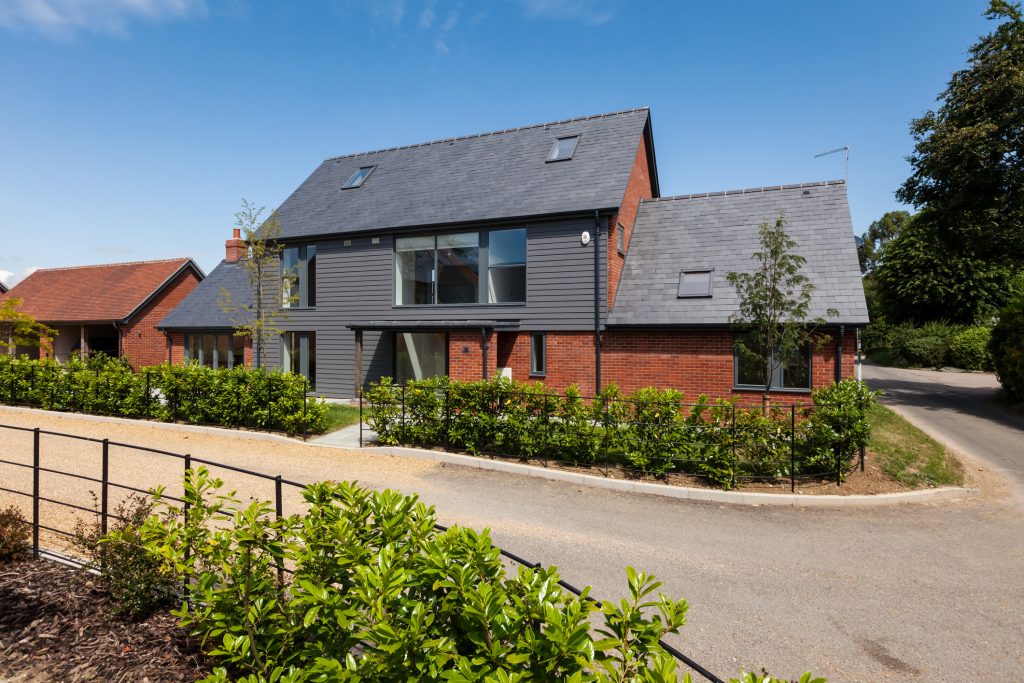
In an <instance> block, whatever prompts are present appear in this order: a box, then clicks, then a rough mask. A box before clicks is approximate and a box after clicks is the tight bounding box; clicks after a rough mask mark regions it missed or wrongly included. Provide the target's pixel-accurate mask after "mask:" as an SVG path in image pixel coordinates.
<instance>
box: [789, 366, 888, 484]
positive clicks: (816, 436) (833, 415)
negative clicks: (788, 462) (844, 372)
mask: <svg viewBox="0 0 1024 683" xmlns="http://www.w3.org/2000/svg"><path fill="white" fill-rule="evenodd" d="M879 393H880V392H877V391H871V390H870V389H868V386H867V385H866V384H864V383H863V382H858V381H857V380H855V379H845V380H843V381H841V382H836V383H833V384H832V385H830V386H827V387H822V388H821V389H816V390H815V391H814V392H812V394H811V396H812V398H813V399H814V406H813V407H809V408H807V409H805V411H804V412H805V415H806V418H807V419H806V420H803V421H801V423H800V432H801V439H800V440H801V449H802V450H803V451H804V452H803V453H802V455H801V457H800V459H799V461H798V462H799V464H800V468H801V471H800V472H799V473H801V474H815V473H829V474H831V473H832V472H835V471H836V470H837V467H838V470H839V473H840V476H841V477H845V476H846V475H847V474H848V473H849V471H850V467H851V465H852V462H853V460H852V458H853V456H854V455H855V454H856V453H857V452H858V451H859V450H860V449H861V448H863V447H866V446H867V445H868V440H869V439H870V438H871V422H870V421H869V420H868V412H869V411H870V409H871V407H872V406H873V405H874V404H875V402H876V401H877V399H878V395H879Z"/></svg>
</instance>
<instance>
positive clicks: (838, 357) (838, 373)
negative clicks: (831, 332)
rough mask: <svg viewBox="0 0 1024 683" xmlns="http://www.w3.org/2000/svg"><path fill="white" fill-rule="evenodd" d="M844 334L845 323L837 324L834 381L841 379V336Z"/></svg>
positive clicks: (840, 380)
mask: <svg viewBox="0 0 1024 683" xmlns="http://www.w3.org/2000/svg"><path fill="white" fill-rule="evenodd" d="M845 336H846V325H840V326H839V339H838V340H837V341H836V381H837V382H842V381H843V338H844V337H845Z"/></svg>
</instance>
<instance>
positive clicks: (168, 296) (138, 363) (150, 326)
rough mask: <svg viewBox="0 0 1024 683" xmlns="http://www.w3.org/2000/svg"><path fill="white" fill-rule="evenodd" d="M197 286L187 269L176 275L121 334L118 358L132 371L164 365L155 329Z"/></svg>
mask: <svg viewBox="0 0 1024 683" xmlns="http://www.w3.org/2000/svg"><path fill="white" fill-rule="evenodd" d="M198 284H199V277H198V276H197V275H196V274H195V272H194V271H193V270H192V269H191V268H187V269H185V271H184V272H182V273H180V274H179V275H178V276H177V277H176V278H175V279H174V281H173V282H171V284H170V285H168V286H167V287H165V288H164V290H163V291H162V292H160V294H159V295H158V296H157V297H156V298H155V299H153V301H151V302H149V304H147V305H146V307H145V308H143V309H142V311H140V312H139V313H137V314H136V315H135V317H134V318H132V320H131V322H130V323H128V324H127V325H126V326H125V327H124V328H122V330H121V354H122V355H123V356H124V357H125V358H126V359H127V360H128V362H129V363H131V365H132V367H133V368H136V369H138V368H141V367H144V366H146V365H159V364H160V363H166V362H167V337H166V336H165V335H164V333H163V332H161V331H160V330H158V329H156V325H158V324H159V323H160V321H161V320H163V319H164V318H166V317H167V315H168V314H169V313H170V312H171V311H172V310H173V309H174V307H175V306H177V305H178V304H180V303H181V301H182V299H184V298H185V297H186V296H188V295H189V293H190V292H191V291H192V290H193V289H195V288H196V285H198Z"/></svg>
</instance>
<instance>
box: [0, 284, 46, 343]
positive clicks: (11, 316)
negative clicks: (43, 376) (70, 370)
mask: <svg viewBox="0 0 1024 683" xmlns="http://www.w3.org/2000/svg"><path fill="white" fill-rule="evenodd" d="M21 304H22V300H21V299H15V298H11V299H4V300H3V301H2V302H0V351H6V352H7V353H14V352H15V350H16V349H17V348H18V347H19V346H30V347H37V346H38V347H41V348H45V347H47V346H49V345H50V344H51V343H52V342H53V338H54V337H55V336H57V331H56V330H54V329H51V328H49V327H47V326H46V325H44V324H43V323H41V322H38V321H37V320H36V319H35V318H33V317H32V316H31V315H29V314H28V313H23V312H21V311H19V310H18V309H19V308H20V307H21Z"/></svg>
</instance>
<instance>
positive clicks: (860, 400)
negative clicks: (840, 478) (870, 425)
mask: <svg viewBox="0 0 1024 683" xmlns="http://www.w3.org/2000/svg"><path fill="white" fill-rule="evenodd" d="M857 419H858V420H863V419H864V397H863V396H860V395H858V396H857ZM860 471H861V472H863V471H864V444H863V443H861V445H860Z"/></svg>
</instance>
